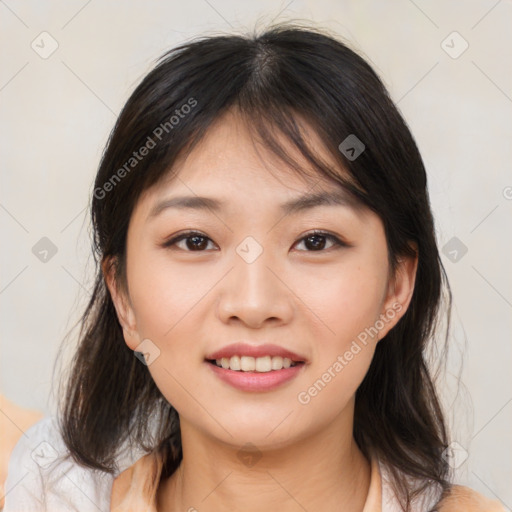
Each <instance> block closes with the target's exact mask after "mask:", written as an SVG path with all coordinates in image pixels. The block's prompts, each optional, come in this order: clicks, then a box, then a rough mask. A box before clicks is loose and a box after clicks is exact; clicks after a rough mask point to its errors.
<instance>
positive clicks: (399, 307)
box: [378, 247, 418, 340]
mask: <svg viewBox="0 0 512 512" xmlns="http://www.w3.org/2000/svg"><path fill="white" fill-rule="evenodd" d="M414 251H415V254H414V256H409V255H407V256H400V257H399V258H398V264H397V267H396V269H395V272H394V275H392V276H391V277H390V279H389V284H388V290H387V295H386V298H385V300H384V304H383V309H382V312H381V313H382V314H381V318H385V319H386V322H385V323H384V327H383V329H381V330H380V331H379V335H378V339H379V340H381V339H382V338H384V336H386V334H387V333H388V332H389V331H390V330H391V329H392V328H393V327H394V326H395V325H396V324H397V323H398V321H399V320H400V318H402V317H403V316H404V315H405V312H406V311H407V308H408V307H409V304H410V302H411V298H412V295H413V292H414V283H415V281H416V271H417V269H418V252H417V249H416V247H414Z"/></svg>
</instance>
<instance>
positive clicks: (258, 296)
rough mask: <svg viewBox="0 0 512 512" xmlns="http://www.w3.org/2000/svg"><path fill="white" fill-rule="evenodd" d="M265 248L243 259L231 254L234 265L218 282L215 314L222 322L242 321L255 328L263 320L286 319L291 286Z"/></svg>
mask: <svg viewBox="0 0 512 512" xmlns="http://www.w3.org/2000/svg"><path fill="white" fill-rule="evenodd" d="M270 256H271V255H269V254H268V252H267V251H263V253H262V254H261V255H260V256H259V257H258V258H257V259H256V261H253V262H252V263H247V262H246V261H244V260H243V259H242V258H240V257H239V256H238V255H235V260H234V268H233V270H232V271H231V272H229V273H228V275H227V276H226V278H225V279H224V280H223V281H222V283H221V288H220V289H219V295H220V296H219V300H218V310H217V312H218V316H219V318H220V319H221V320H222V321H223V322H224V323H230V322H231V323H232V322H236V321H239V322H242V323H243V324H245V325H246V326H247V327H250V328H253V329H257V328H260V327H262V326H263V325H264V324H265V323H273V324H275V325H280V324H286V323H287V322H290V320H291V318H292V316H293V293H292V292H291V290H290V288H292V289H293V286H290V284H288V283H286V282H285V281H284V279H283V276H282V272H279V270H278V268H277V267H276V264H275V261H274V260H273V259H272V258H271V257H270Z"/></svg>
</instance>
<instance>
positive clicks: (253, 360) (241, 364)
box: [210, 356, 300, 373]
mask: <svg viewBox="0 0 512 512" xmlns="http://www.w3.org/2000/svg"><path fill="white" fill-rule="evenodd" d="M210 362H211V363H212V364H215V365H217V366H218V367H219V368H224V369H225V370H234V371H238V372H260V373H266V372H271V371H278V370H282V369H283V368H285V369H286V368H290V367H293V366H296V365H297V364H300V363H299V362H295V361H292V360H291V359H290V358H288V357H281V356H273V357H272V356H263V357H251V356H232V357H222V358H220V359H215V360H211V361H210Z"/></svg>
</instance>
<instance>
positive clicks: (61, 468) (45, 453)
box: [3, 417, 435, 512]
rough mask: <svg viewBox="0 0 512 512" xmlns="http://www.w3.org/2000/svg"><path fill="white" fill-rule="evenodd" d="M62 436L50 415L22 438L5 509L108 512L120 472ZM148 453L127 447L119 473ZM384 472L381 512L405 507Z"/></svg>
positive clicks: (425, 506) (422, 506)
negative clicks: (78, 457) (81, 455)
mask: <svg viewBox="0 0 512 512" xmlns="http://www.w3.org/2000/svg"><path fill="white" fill-rule="evenodd" d="M68 454H69V452H68V450H67V448H66V446H65V444H64V441H63V440H62V437H61V435H60V432H59V429H58V425H57V421H56V419H55V418H53V417H45V418H43V419H42V420H40V421H39V422H37V423H36V424H35V425H33V426H32V427H31V428H30V429H28V430H27V431H26V432H25V434H24V435H23V436H22V437H21V439H20V440H19V441H18V443H17V444H16V446H15V447H14V450H13V452H12V455H11V458H10V460H9V467H8V474H7V480H6V482H5V492H6V495H5V506H4V509H3V512H109V511H110V499H111V494H112V484H113V482H114V479H115V478H116V477H117V476H118V474H119V473H117V474H114V475H111V474H109V473H105V472H103V471H98V470H93V469H89V468H85V467H83V466H81V465H79V464H77V463H76V462H74V461H73V459H71V458H70V457H66V456H67V455H68ZM144 454H145V452H142V451H136V450H131V449H126V448H125V449H124V450H123V451H122V455H121V456H120V457H119V458H118V460H117V464H118V466H119V472H122V471H123V470H124V469H126V468H128V467H129V466H131V465H132V464H133V463H135V462H136V461H137V460H138V459H139V458H140V457H142V455H144ZM380 473H381V476H382V512H397V511H399V510H401V509H400V507H399V506H398V503H397V501H396V499H395V497H394V495H393V493H392V491H391V488H390V485H389V481H388V478H387V476H386V471H385V468H384V467H383V466H382V465H380ZM434 503H435V499H434V500H433V499H432V496H430V497H429V496H427V495H424V496H422V498H421V500H420V501H419V502H417V503H416V504H415V506H414V507H413V510H414V511H416V512H423V511H425V510H429V509H430V507H431V506H433V505H434Z"/></svg>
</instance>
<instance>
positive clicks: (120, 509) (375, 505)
mask: <svg viewBox="0 0 512 512" xmlns="http://www.w3.org/2000/svg"><path fill="white" fill-rule="evenodd" d="M370 466H371V470H370V485H369V488H368V495H367V497H366V501H365V505H364V507H363V510H362V512H381V511H382V477H381V472H380V467H379V463H378V460H377V459H376V458H372V459H371V461H370ZM162 467H163V459H162V455H161V454H160V453H159V452H152V453H148V454H146V455H144V456H142V457H141V458H140V459H138V460H137V461H136V462H135V463H134V464H132V465H131V466H130V467H128V468H127V469H125V470H124V471H123V472H121V473H120V474H119V475H118V476H117V477H116V478H115V479H114V483H113V485H112V494H111V500H110V511H111V512H131V511H133V510H144V511H145V512H158V511H157V493H158V486H159V482H160V477H161V474H162Z"/></svg>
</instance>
